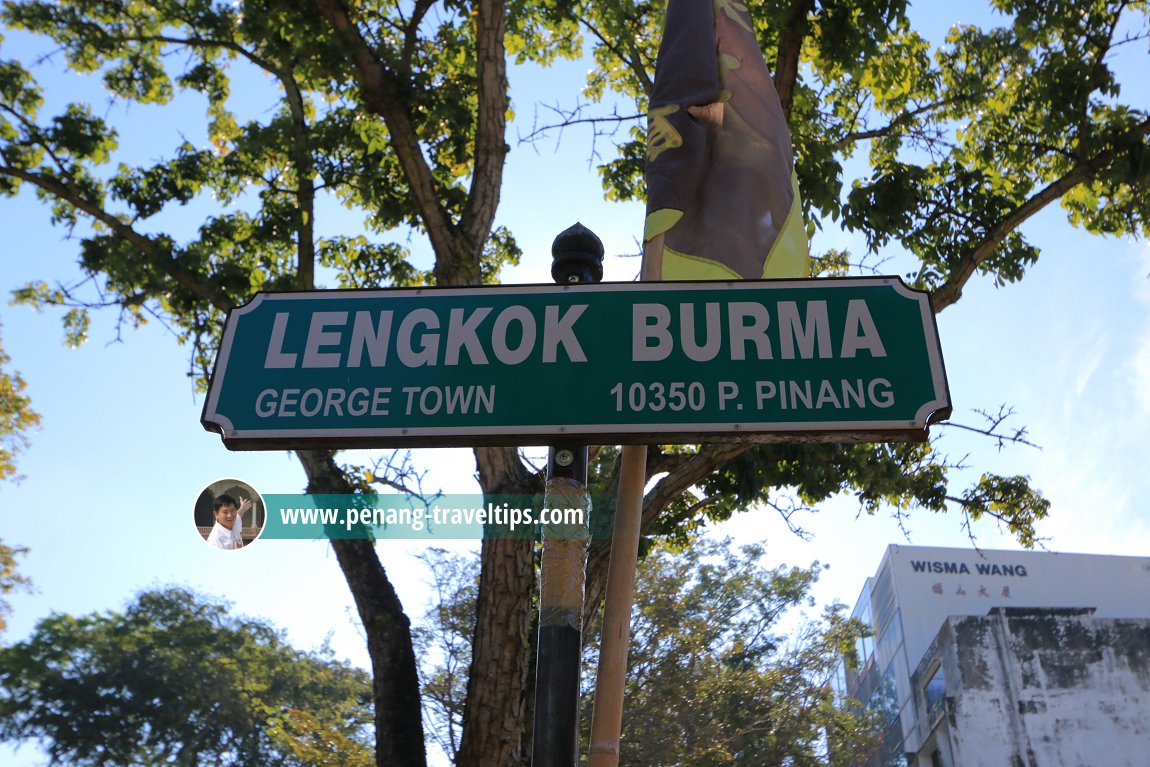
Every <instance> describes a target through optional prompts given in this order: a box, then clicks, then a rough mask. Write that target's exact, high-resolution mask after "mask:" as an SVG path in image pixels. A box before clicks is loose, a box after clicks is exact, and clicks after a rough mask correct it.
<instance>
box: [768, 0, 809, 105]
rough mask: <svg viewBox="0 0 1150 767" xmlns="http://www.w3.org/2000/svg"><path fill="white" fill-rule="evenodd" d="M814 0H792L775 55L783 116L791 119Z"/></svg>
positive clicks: (777, 85)
mask: <svg viewBox="0 0 1150 767" xmlns="http://www.w3.org/2000/svg"><path fill="white" fill-rule="evenodd" d="M814 9H815V4H814V2H813V0H791V5H790V8H789V9H788V10H787V19H786V21H785V22H783V28H782V30H781V31H780V33H779V51H778V55H777V56H776V57H775V76H774V80H775V90H776V91H777V92H778V94H779V102H780V103H781V104H782V105H783V116H784V117H786V119H787V122H788V123H789V122H790V121H791V106H792V105H793V104H794V100H795V85H796V83H797V82H798V79H799V55H800V54H801V53H802V48H803V38H804V37H805V36H806V33H807V15H808V14H810V13H811V12H813V11H814Z"/></svg>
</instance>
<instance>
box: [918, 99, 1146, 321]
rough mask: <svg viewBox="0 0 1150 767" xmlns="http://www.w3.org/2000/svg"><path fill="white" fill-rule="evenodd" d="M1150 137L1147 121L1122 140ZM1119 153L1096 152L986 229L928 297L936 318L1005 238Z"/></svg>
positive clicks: (1112, 148) (1113, 151) (959, 293)
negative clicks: (975, 243) (983, 234)
mask: <svg viewBox="0 0 1150 767" xmlns="http://www.w3.org/2000/svg"><path fill="white" fill-rule="evenodd" d="M1147 134H1150V119H1147V120H1144V121H1142V122H1141V123H1139V124H1138V125H1136V126H1134V128H1132V129H1131V130H1130V131H1129V132H1128V133H1127V134H1126V138H1131V139H1134V138H1141V137H1143V136H1146V135H1147ZM1121 151H1122V150H1120V149H1119V148H1117V147H1111V148H1110V149H1107V150H1104V151H1102V152H1099V153H1098V154H1097V155H1095V156H1094V157H1092V158H1090V159H1089V160H1085V161H1082V162H1080V163H1078V164H1077V165H1076V166H1075V167H1074V168H1072V169H1071V170H1070V172H1069V173H1067V174H1066V175H1064V176H1062V177H1061V178H1059V179H1057V180H1055V181H1053V182H1051V183H1050V184H1049V185H1047V186H1046V187H1045V188H1043V189H1042V190H1041V191H1039V192H1038V193H1037V194H1035V195H1034V196H1033V197H1031V198H1030V199H1028V200H1026V201H1025V202H1024V203H1022V204H1021V205H1019V206H1018V207H1017V208H1015V209H1014V210H1013V211H1011V213H1010V214H1009V215H1007V216H1006V217H1004V218H1003V219H1002V220H1000V221H999V222H998V223H997V224H995V225H994V226H993V227H991V228H990V231H988V232H987V233H986V236H984V237H983V238H982V241H981V242H979V243H978V245H976V246H975V247H974V249H973V250H971V251H970V252H969V253H967V254H966V255H964V256H963V257H962V258H960V259H959V261H958V264H957V265H956V266H955V267H954V269H952V270H951V273H950V276H949V277H948V278H947V279H946V281H945V282H944V283H943V284H942V285H940V286H939V287H937V288H936V289H935V290H934V291H932V293H931V299H932V303H933V306H934V311H935V313H936V314H937V313H938V312H941V311H942V310H943V309H945V308H946V307H948V306H950V305H951V304H953V303H955V302H956V301H958V299H959V298H960V297H961V296H962V289H963V287H964V286H965V285H966V283H967V282H968V281H969V280H970V278H971V277H972V276H973V275H974V272H975V271H976V270H977V269H978V268H979V267H980V266H981V265H982V264H983V263H984V262H985V261H986V260H987V259H988V258H990V257H991V256H992V255H994V251H995V250H996V249H997V248H998V246H999V245H1001V244H1002V242H1003V241H1004V240H1005V239H1006V238H1007V236H1008V235H1009V234H1010V233H1011V232H1013V231H1014V230H1015V229H1017V228H1018V227H1019V226H1021V225H1022V224H1023V222H1025V221H1026V220H1027V219H1029V218H1030V217H1031V216H1033V215H1035V214H1036V213H1038V212H1039V211H1040V210H1042V209H1043V208H1045V207H1046V206H1047V205H1049V204H1050V203H1052V202H1054V201H1055V200H1057V199H1059V198H1060V197H1062V195H1064V194H1066V193H1067V192H1069V191H1070V190H1071V189H1073V188H1074V187H1076V186H1078V185H1079V184H1082V183H1084V182H1086V181H1089V180H1090V179H1092V178H1094V176H1095V175H1096V174H1098V172H1099V171H1101V170H1102V169H1103V168H1105V167H1106V166H1108V165H1109V164H1110V163H1111V162H1113V161H1114V160H1115V159H1116V158H1117V157H1118V156H1119V155H1120V154H1121Z"/></svg>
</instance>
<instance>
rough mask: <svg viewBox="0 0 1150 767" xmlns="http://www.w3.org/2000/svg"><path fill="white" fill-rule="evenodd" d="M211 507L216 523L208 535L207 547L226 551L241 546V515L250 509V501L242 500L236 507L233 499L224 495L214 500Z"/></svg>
mask: <svg viewBox="0 0 1150 767" xmlns="http://www.w3.org/2000/svg"><path fill="white" fill-rule="evenodd" d="M212 507H213V508H214V510H215V517H216V523H215V524H214V525H212V531H211V532H210V533H208V545H209V546H215V547H216V548H217V549H228V550H231V549H238V548H240V547H241V546H243V545H244V539H243V535H242V533H243V529H244V525H243V514H244V513H245V512H246V511H247V510H248V509H250V508H251V507H252V502H251V499H250V498H243V499H241V500H240V503H239V505H238V506H237V505H236V499H235V498H232V497H231V496H230V495H227V494H224V495H221V496H219V497H218V498H216V500H215V502H214V503H213V504H212Z"/></svg>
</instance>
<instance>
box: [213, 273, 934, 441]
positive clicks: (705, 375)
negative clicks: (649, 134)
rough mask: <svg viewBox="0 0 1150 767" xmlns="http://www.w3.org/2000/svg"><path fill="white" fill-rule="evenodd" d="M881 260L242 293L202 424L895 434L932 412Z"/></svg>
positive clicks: (680, 434) (484, 431)
mask: <svg viewBox="0 0 1150 767" xmlns="http://www.w3.org/2000/svg"><path fill="white" fill-rule="evenodd" d="M950 410H951V407H950V395H949V392H948V390H947V384H946V374H945V372H944V370H943V363H942V351H941V349H940V347H939V342H938V332H937V329H936V327H935V324H934V315H933V313H932V312H931V310H930V301H929V297H928V296H927V294H925V293H922V292H918V291H913V290H911V289H909V288H908V287H906V285H904V284H903V283H902V281H901V280H899V279H898V278H897V277H876V278H846V279H820V280H763V281H759V280H746V281H734V282H659V283H606V284H584V285H571V286H559V285H518V286H505V287H485V288H429V289H395V290H356V291H322V292H306V293H260V294H259V295H257V296H256V297H255V298H254V299H253V300H252V301H251V303H249V304H247V305H245V306H242V307H240V308H238V309H235V310H233V311H232V312H231V314H230V315H229V317H228V321H227V326H226V328H225V330H224V336H223V343H222V345H221V347H220V352H219V357H218V359H217V361H216V368H215V371H214V373H213V376H212V382H211V387H210V390H209V393H208V398H207V402H206V403H205V406H204V414H203V418H202V421H203V424H204V427H205V428H207V429H209V430H212V431H218V432H219V433H220V434H221V435H222V436H223V439H224V442H225V444H226V445H227V446H228V447H229V448H233V449H240V450H261V449H273V448H274V449H281V448H299V447H397V446H414V445H426V446H472V445H521V444H547V443H551V442H554V441H557V440H564V441H579V440H581V441H586V442H593V443H610V444H614V443H648V442H653V443H674V442H682V443H693V442H718V441H746V440H751V441H771V442H777V441H825V442H832V441H833V442H861V441H908V440H912V441H913V440H923V439H925V438H926V429H927V426H928V425H929V424H931V423H934V422H936V421H939V420H942V419H944V418H947V417H948V416H949V415H950Z"/></svg>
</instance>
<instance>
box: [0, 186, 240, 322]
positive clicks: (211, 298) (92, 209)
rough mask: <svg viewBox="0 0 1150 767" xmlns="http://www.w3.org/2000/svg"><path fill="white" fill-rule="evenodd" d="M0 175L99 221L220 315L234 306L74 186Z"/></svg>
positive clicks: (223, 294)
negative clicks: (34, 188) (23, 183)
mask: <svg viewBox="0 0 1150 767" xmlns="http://www.w3.org/2000/svg"><path fill="white" fill-rule="evenodd" d="M0 174H3V175H5V176H11V177H12V178H18V179H20V180H21V181H26V182H27V183H29V184H32V185H33V186H35V187H38V188H40V189H42V190H44V191H45V192H47V193H48V194H50V195H52V196H53V197H56V198H57V199H60V200H63V201H64V202H66V203H68V204H69V205H71V206H73V207H74V208H76V209H77V210H79V211H80V212H82V213H84V214H85V215H87V216H89V217H91V218H93V219H95V220H96V221H99V222H100V223H101V224H103V225H104V226H106V227H108V228H109V229H111V230H112V232H113V233H114V234H115V235H116V236H118V237H120V238H122V239H123V240H125V241H126V242H128V243H129V244H131V245H132V246H133V247H134V248H136V249H137V250H139V251H140V252H141V253H143V254H145V255H147V256H148V257H149V258H151V260H152V262H153V264H152V266H153V268H154V269H155V273H156V274H157V275H165V276H168V277H170V278H171V279H172V280H173V281H174V282H175V283H176V284H177V285H179V286H180V287H182V288H184V289H186V290H188V291H190V292H191V293H192V294H193V295H195V296H196V297H197V298H201V299H203V300H204V301H207V302H208V303H210V304H211V305H212V306H214V307H215V308H217V309H219V310H220V311H222V312H226V311H228V310H229V309H231V308H232V306H234V302H233V301H232V299H231V298H230V297H229V296H228V295H227V294H226V293H224V292H223V291H222V290H220V289H219V287H217V286H216V285H215V284H214V283H212V282H211V281H210V280H206V279H204V278H203V277H201V276H200V275H198V274H195V273H194V272H191V271H189V270H187V269H184V268H183V267H180V266H178V265H177V264H176V261H175V259H173V258H172V254H171V252H170V251H169V250H167V249H166V248H161V247H160V246H159V245H157V243H156V242H155V240H152V239H150V238H148V237H146V236H144V235H142V234H140V233H139V232H137V231H136V230H135V229H133V228H132V227H131V226H129V225H128V224H125V223H124V222H123V221H121V220H120V219H119V218H117V217H116V216H114V215H112V214H111V213H109V212H108V211H106V210H104V209H103V208H102V207H100V206H99V205H95V204H93V203H92V202H91V201H89V200H86V199H84V196H83V194H81V192H80V190H78V189H77V188H76V187H75V186H74V185H72V184H69V183H66V182H62V181H58V180H56V179H53V178H49V177H47V176H43V175H41V174H39V173H33V172H31V171H27V170H24V169H22V168H14V167H11V166H8V165H0Z"/></svg>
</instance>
